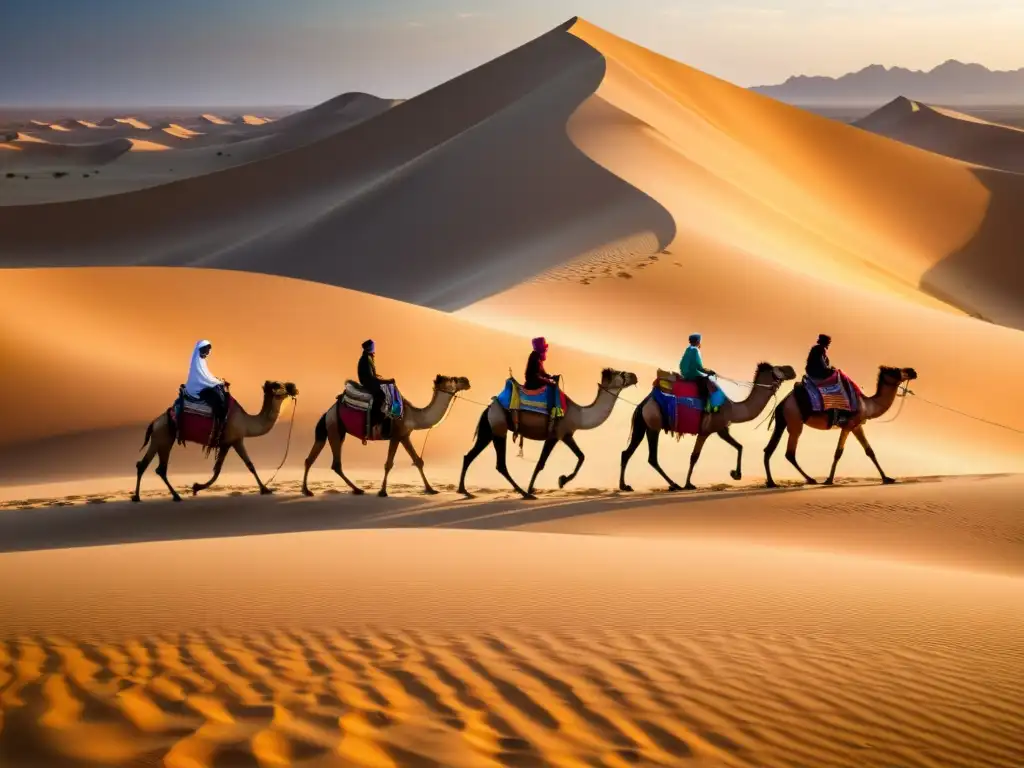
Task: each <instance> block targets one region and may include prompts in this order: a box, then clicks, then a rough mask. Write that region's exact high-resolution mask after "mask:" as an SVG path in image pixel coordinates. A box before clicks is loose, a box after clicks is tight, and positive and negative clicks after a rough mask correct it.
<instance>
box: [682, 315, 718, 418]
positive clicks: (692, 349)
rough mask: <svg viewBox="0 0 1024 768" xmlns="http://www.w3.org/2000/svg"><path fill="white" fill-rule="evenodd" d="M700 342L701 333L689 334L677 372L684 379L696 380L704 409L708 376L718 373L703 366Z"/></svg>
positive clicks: (707, 407) (707, 397) (707, 405)
mask: <svg viewBox="0 0 1024 768" xmlns="http://www.w3.org/2000/svg"><path fill="white" fill-rule="evenodd" d="M700 344H701V335H700V334H699V333H692V334H690V346H689V347H687V348H686V351H685V352H684V353H683V356H682V358H681V359H680V360H679V373H680V374H682V377H683V380H684V381H693V382H696V384H697V392H698V393H699V395H700V399H701V400H703V401H704V407H705V409H709V408H710V405H711V404H710V399H711V392H710V387H709V381H708V377H709V376H717V375H718V374H717V373H715V372H714V371H712V370H711V369H710V368H705V367H704V360H703V358H701V356H700Z"/></svg>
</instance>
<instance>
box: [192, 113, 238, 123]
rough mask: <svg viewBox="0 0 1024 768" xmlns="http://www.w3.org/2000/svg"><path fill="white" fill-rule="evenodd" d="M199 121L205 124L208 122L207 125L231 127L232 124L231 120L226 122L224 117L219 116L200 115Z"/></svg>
mask: <svg viewBox="0 0 1024 768" xmlns="http://www.w3.org/2000/svg"><path fill="white" fill-rule="evenodd" d="M199 119H200V120H202V121H204V122H207V123H212V124H213V125H230V124H231V121H230V120H225V119H224V118H223V117H218V116H217V115H210V114H205V115H200V116H199Z"/></svg>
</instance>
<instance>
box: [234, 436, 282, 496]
mask: <svg viewBox="0 0 1024 768" xmlns="http://www.w3.org/2000/svg"><path fill="white" fill-rule="evenodd" d="M231 447H232V448H234V449H235V453H237V454H238V458H240V459H241V460H242V463H243V464H245V466H246V469H248V470H249V471H250V472H252V476H253V477H255V478H256V485H258V486H259V487H260V493H261V494H262V495H264V496H266V495H268V494H271V493H273V492H274V491H273V490H271V489H270V488H267V486H265V485H264V484H263V481H262V480H260V476H259V475H257V474H256V467H255V466H254V465H253V463H252V459H250V458H249V451H247V450H246V448H245V443H244V442H243V441H241V440H239V441H238V442H237V443H235V444H234V445H233V446H231Z"/></svg>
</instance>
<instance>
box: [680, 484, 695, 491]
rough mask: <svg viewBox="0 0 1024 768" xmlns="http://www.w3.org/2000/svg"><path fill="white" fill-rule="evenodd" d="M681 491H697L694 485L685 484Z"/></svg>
mask: <svg viewBox="0 0 1024 768" xmlns="http://www.w3.org/2000/svg"><path fill="white" fill-rule="evenodd" d="M683 490H684V491H696V490H697V486H696V485H694V484H693V483H687V484H686V486H685V487H684V488H683Z"/></svg>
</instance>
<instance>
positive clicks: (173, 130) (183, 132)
mask: <svg viewBox="0 0 1024 768" xmlns="http://www.w3.org/2000/svg"><path fill="white" fill-rule="evenodd" d="M161 130H162V131H163V132H164V133H168V134H170V135H171V136H175V137H177V138H179V139H193V138H195V137H196V136H202V135H203V134H202V133H200V132H199V131H193V130H191V129H189V128H186V127H185V126H183V125H178V124H177V123H170V124H169V125H165V126H163V127H162V128H161Z"/></svg>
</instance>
